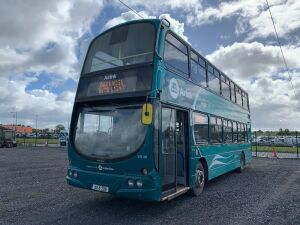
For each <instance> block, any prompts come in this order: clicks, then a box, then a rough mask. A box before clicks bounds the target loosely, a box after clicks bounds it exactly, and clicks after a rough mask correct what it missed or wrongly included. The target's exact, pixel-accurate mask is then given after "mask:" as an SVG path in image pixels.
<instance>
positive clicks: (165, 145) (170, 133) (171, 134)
mask: <svg viewBox="0 0 300 225" xmlns="http://www.w3.org/2000/svg"><path fill="white" fill-rule="evenodd" d="M161 119H162V126H161V128H162V130H161V135H162V138H161V141H162V145H161V146H162V154H161V155H162V160H161V162H162V163H161V164H160V171H161V184H162V191H166V190H174V191H175V190H176V137H175V134H176V127H175V124H176V110H175V109H170V108H162V116H161Z"/></svg>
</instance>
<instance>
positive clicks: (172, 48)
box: [66, 19, 252, 201]
mask: <svg viewBox="0 0 300 225" xmlns="http://www.w3.org/2000/svg"><path fill="white" fill-rule="evenodd" d="M68 158H69V167H68V171H67V177H66V179H67V182H68V184H70V185H72V186H75V187H79V188H85V189H90V190H95V191H100V192H105V193H110V194H114V195H116V196H120V197H125V198H133V199H141V200H149V201H163V200H170V199H173V198H175V197H177V196H179V195H181V194H184V193H186V192H190V193H191V194H192V195H195V196H198V195H200V194H201V192H202V191H203V188H204V185H205V183H206V182H207V181H209V180H211V179H213V178H215V177H217V176H220V175H221V174H224V173H227V172H229V171H232V170H237V171H239V172H242V171H243V170H244V168H245V165H246V164H247V163H249V162H250V161H251V158H252V154H251V124H250V110H249V100H248V94H247V93H246V92H245V91H244V90H243V89H242V88H240V87H239V86H238V85H237V84H236V83H234V82H233V81H232V80H231V79H230V78H229V77H228V76H226V75H225V74H224V73H223V72H221V71H220V70H219V69H218V68H217V67H215V66H214V65H213V64H212V63H210V62H209V61H208V60H207V59H205V58H204V57H203V56H202V55H201V54H199V53H198V52H197V51H196V50H195V49H193V47H192V46H190V45H189V44H188V43H187V42H185V41H184V40H183V39H182V38H180V37H179V36H178V35H177V34H175V33H174V32H173V31H172V30H171V29H170V23H169V22H168V21H167V20H165V19H163V20H158V19H147V20H136V21H131V22H127V23H123V24H121V25H118V26H115V27H113V28H111V29H109V30H107V31H105V32H103V33H102V34H100V35H99V36H97V37H96V38H95V39H94V40H93V41H92V42H91V44H90V46H89V49H88V52H87V56H86V59H85V62H84V65H83V68H82V72H81V76H80V80H79V84H78V88H77V93H76V97H75V102H74V108H73V113H72V119H71V129H70V139H69V143H68Z"/></svg>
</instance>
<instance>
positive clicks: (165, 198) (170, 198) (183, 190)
mask: <svg viewBox="0 0 300 225" xmlns="http://www.w3.org/2000/svg"><path fill="white" fill-rule="evenodd" d="M189 189H190V188H189V187H179V188H177V191H176V192H175V193H172V194H170V195H168V196H165V197H163V198H162V201H165V200H168V201H169V200H172V199H173V198H176V197H178V196H179V195H182V194H184V193H186V192H188V190H189Z"/></svg>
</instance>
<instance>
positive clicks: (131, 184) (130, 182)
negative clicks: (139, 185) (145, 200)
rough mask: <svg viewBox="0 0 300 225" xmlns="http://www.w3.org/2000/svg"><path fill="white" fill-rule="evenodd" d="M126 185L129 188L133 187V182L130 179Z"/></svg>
mask: <svg viewBox="0 0 300 225" xmlns="http://www.w3.org/2000/svg"><path fill="white" fill-rule="evenodd" d="M127 183H128V186H129V187H133V186H134V180H132V179H129V180H128V182H127Z"/></svg>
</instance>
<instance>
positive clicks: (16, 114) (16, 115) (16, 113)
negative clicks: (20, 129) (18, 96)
mask: <svg viewBox="0 0 300 225" xmlns="http://www.w3.org/2000/svg"><path fill="white" fill-rule="evenodd" d="M10 113H13V114H15V117H16V123H15V132H17V124H18V112H17V111H15V112H10Z"/></svg>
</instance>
